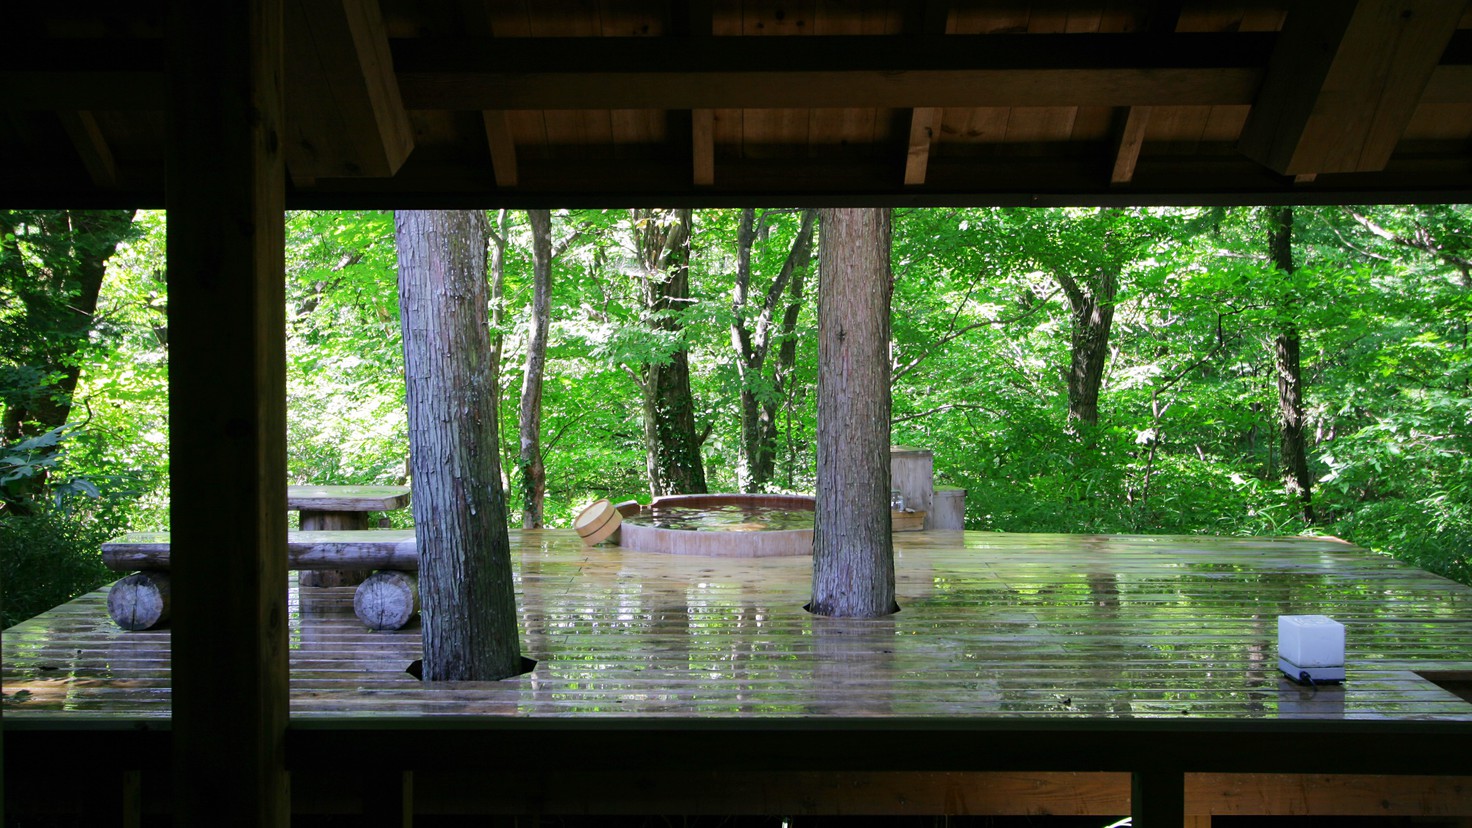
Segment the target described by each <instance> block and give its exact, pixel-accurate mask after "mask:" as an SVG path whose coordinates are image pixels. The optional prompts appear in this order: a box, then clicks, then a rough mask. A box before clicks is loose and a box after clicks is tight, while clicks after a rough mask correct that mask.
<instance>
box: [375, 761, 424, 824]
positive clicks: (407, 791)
mask: <svg viewBox="0 0 1472 828" xmlns="http://www.w3.org/2000/svg"><path fill="white" fill-rule="evenodd" d="M363 782H364V785H363V815H362V816H363V822H362V824H363V825H366V826H371V827H372V828H412V826H413V825H414V772H413V771H385V772H383V773H377V774H368V775H367V776H366V778H365V779H364V780H363Z"/></svg>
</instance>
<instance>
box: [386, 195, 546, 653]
mask: <svg viewBox="0 0 1472 828" xmlns="http://www.w3.org/2000/svg"><path fill="white" fill-rule="evenodd" d="M394 218H395V221H394V230H395V237H396V239H397V242H398V248H399V307H400V315H401V318H402V328H403V335H404V374H405V381H406V382H405V384H406V386H407V391H408V407H409V452H410V454H409V457H410V464H411V468H412V470H413V487H414V499H413V510H414V532H415V539H416V542H417V544H418V548H419V593H420V605H421V613H422V618H423V640H424V678H425V679H426V680H445V681H451V680H454V681H492V680H495V679H500V678H505V677H507V676H513V675H516V674H518V673H519V672H521V653H520V648H519V644H518V641H517V632H516V599H515V595H514V593H513V591H512V582H511V545H510V542H509V540H508V538H507V534H506V502H505V500H504V498H503V496H502V492H501V470H500V461H499V457H498V455H497V435H496V411H495V408H494V407H493V402H494V393H493V391H492V389H491V387H490V378H491V374H490V372H489V371H487V370H486V364H485V363H486V359H487V358H488V357H489V355H490V339H489V334H488V330H487V325H486V273H485V264H486V235H487V224H486V216H485V213H484V212H482V211H470V210H467V211H445V212H440V211H408V212H400V213H398V214H396V215H395V217H394Z"/></svg>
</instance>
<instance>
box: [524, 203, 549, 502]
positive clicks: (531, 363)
mask: <svg viewBox="0 0 1472 828" xmlns="http://www.w3.org/2000/svg"><path fill="white" fill-rule="evenodd" d="M526 216H527V219H528V221H530V223H531V226H532V318H531V325H530V330H529V331H528V332H527V339H526V370H525V371H524V372H523V373H522V380H521V419H520V429H519V433H520V435H521V453H520V455H519V457H518V460H517V466H518V467H519V468H520V470H521V494H522V507H521V526H522V528H523V529H540V528H542V507H543V502H544V500H545V498H546V494H547V470H546V468H545V467H544V466H543V465H542V376H543V374H544V373H545V372H546V368H547V329H548V327H549V326H550V324H551V320H552V214H551V213H550V212H548V211H547V210H527V211H526Z"/></svg>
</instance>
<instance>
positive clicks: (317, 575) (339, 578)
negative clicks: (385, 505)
mask: <svg viewBox="0 0 1472 828" xmlns="http://www.w3.org/2000/svg"><path fill="white" fill-rule="evenodd" d="M301 525H302V529H303V531H306V530H315V529H367V528H368V513H367V512H314V511H311V510H309V509H303V510H302V516H301ZM372 574H373V570H371V569H307V570H302V571H301V572H298V573H297V575H296V582H297V585H298V586H304V587H337V586H357V585H358V584H361V583H363V581H364V579H366V578H367V577H368V576H369V575H372Z"/></svg>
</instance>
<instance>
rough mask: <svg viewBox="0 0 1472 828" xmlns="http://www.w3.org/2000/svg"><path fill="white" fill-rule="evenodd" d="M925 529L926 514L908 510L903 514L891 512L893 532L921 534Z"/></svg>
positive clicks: (890, 519)
mask: <svg viewBox="0 0 1472 828" xmlns="http://www.w3.org/2000/svg"><path fill="white" fill-rule="evenodd" d="M924 529H925V513H924V512H917V511H914V510H912V509H906V510H905V511H903V512H896V511H894V510H893V509H891V510H890V511H889V530H890V531H891V532H920V531H923V530H924Z"/></svg>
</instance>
